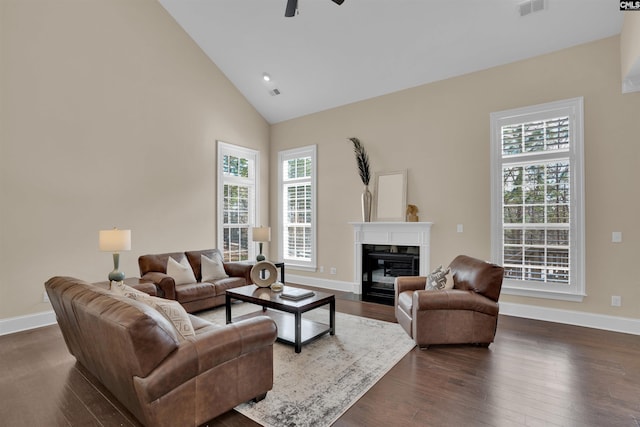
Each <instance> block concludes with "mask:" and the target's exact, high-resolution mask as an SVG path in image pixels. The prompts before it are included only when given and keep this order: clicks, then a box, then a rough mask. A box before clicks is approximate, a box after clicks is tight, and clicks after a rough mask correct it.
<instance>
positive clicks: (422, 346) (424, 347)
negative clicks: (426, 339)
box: [418, 345, 429, 350]
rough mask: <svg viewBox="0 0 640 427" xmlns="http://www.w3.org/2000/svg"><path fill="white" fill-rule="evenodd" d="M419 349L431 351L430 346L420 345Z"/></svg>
mask: <svg viewBox="0 0 640 427" xmlns="http://www.w3.org/2000/svg"><path fill="white" fill-rule="evenodd" d="M418 348H419V349H420V350H429V346H428V345H419V346H418Z"/></svg>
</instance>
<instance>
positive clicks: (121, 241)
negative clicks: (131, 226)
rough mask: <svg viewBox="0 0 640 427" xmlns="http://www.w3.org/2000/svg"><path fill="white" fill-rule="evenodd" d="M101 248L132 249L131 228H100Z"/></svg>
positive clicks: (110, 250) (110, 249) (104, 249)
mask: <svg viewBox="0 0 640 427" xmlns="http://www.w3.org/2000/svg"><path fill="white" fill-rule="evenodd" d="M99 242H100V250H101V251H105V252H120V251H130V250H131V230H118V229H117V228H114V229H113V230H100V236H99Z"/></svg>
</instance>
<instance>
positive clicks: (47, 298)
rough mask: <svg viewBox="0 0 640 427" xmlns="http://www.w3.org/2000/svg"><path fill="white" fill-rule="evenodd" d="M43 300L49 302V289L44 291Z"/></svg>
mask: <svg viewBox="0 0 640 427" xmlns="http://www.w3.org/2000/svg"><path fill="white" fill-rule="evenodd" d="M42 302H49V295H48V294H47V291H42Z"/></svg>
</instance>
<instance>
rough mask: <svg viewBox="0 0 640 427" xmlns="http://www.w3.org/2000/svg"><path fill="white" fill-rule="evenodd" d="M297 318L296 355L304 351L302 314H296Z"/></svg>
mask: <svg viewBox="0 0 640 427" xmlns="http://www.w3.org/2000/svg"><path fill="white" fill-rule="evenodd" d="M295 318H296V339H295V346H296V353H300V352H301V351H302V343H301V341H302V313H295Z"/></svg>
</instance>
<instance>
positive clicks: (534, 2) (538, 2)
mask: <svg viewBox="0 0 640 427" xmlns="http://www.w3.org/2000/svg"><path fill="white" fill-rule="evenodd" d="M544 6H545V4H544V0H527V1H525V2H524V3H520V4H519V5H518V8H519V9H520V16H526V15H529V14H530V13H533V12H540V11H541V10H544Z"/></svg>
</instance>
